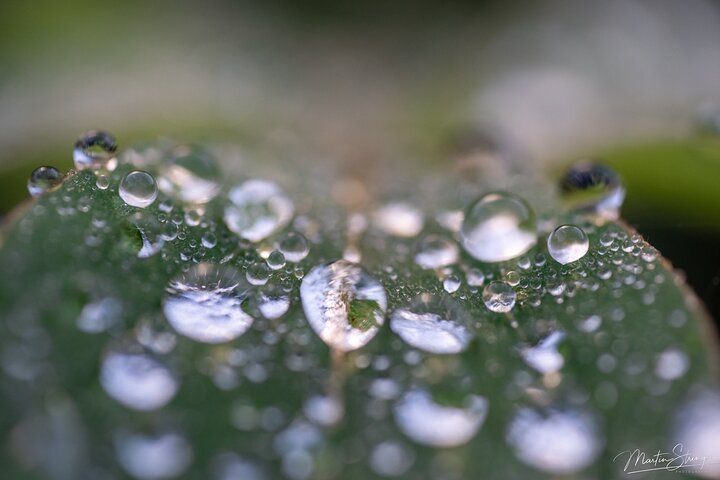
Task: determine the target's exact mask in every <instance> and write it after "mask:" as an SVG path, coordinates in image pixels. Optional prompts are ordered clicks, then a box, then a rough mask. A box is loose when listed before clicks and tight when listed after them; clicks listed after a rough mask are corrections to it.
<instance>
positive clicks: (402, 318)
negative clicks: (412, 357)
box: [390, 293, 473, 354]
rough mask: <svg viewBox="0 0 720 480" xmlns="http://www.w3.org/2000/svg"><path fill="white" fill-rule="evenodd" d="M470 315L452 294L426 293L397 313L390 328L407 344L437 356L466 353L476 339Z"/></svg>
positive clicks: (391, 321)
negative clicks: (470, 327) (464, 351)
mask: <svg viewBox="0 0 720 480" xmlns="http://www.w3.org/2000/svg"><path fill="white" fill-rule="evenodd" d="M468 322H469V316H468V314H467V313H466V312H465V310H463V308H462V306H460V304H459V303H458V302H457V301H455V300H454V299H453V298H452V297H450V296H449V295H444V294H443V295H439V296H438V295H432V294H430V293H423V294H421V295H419V296H418V297H417V298H415V300H413V301H412V302H411V303H410V305H408V306H407V307H405V308H399V309H397V310H395V312H393V315H392V317H391V319H390V329H391V330H392V331H393V332H395V333H396V334H397V335H398V336H399V337H400V338H402V339H403V340H404V341H405V342H406V343H407V344H409V345H411V346H413V347H415V348H419V349H421V350H425V351H426V352H430V353H436V354H452V353H459V352H462V351H463V350H465V349H466V348H467V347H468V345H469V344H470V341H471V340H472V337H473V335H472V332H471V331H470V330H469V329H468V327H467V324H468Z"/></svg>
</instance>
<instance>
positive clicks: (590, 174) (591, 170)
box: [560, 160, 625, 218]
mask: <svg viewBox="0 0 720 480" xmlns="http://www.w3.org/2000/svg"><path fill="white" fill-rule="evenodd" d="M560 189H561V191H562V196H563V201H564V202H565V203H566V204H567V205H568V206H569V207H570V208H574V209H581V210H589V211H592V212H594V213H596V214H598V215H601V216H603V217H606V218H618V216H619V212H620V207H621V206H622V203H623V200H624V199H625V188H623V185H622V183H621V181H620V177H618V176H617V174H616V173H615V172H614V171H613V170H612V169H611V168H610V167H607V166H605V165H601V164H598V163H594V162H591V161H587V160H584V161H580V162H578V163H576V164H575V165H573V166H572V167H570V169H568V171H567V172H566V173H565V176H563V178H562V180H561V183H560Z"/></svg>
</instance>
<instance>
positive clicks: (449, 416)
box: [394, 389, 488, 447]
mask: <svg viewBox="0 0 720 480" xmlns="http://www.w3.org/2000/svg"><path fill="white" fill-rule="evenodd" d="M464 403H465V406H464V407H462V408H456V407H446V406H443V405H439V404H437V403H435V402H434V401H433V399H432V397H431V396H430V394H429V393H428V392H426V391H424V390H419V389H416V390H411V391H409V392H408V393H406V394H405V395H403V397H402V398H401V399H400V400H399V401H398V403H397V404H396V405H395V410H394V413H395V423H397V426H398V427H399V428H400V430H401V431H402V432H403V433H404V434H405V435H407V436H408V437H409V438H411V439H412V440H414V441H416V442H418V443H421V444H423V445H429V446H431V447H455V446H458V445H463V444H465V443H467V442H469V441H470V439H472V437H474V436H475V434H476V433H477V432H478V430H479V429H480V427H481V426H482V424H483V422H484V421H485V417H486V416H487V412H488V401H487V400H486V399H485V398H484V397H481V396H479V395H468V396H467V397H466V398H465V402H464Z"/></svg>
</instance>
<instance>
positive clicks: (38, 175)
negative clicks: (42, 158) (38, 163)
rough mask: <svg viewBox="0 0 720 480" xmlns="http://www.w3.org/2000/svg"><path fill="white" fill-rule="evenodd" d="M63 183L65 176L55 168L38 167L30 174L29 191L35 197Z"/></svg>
mask: <svg viewBox="0 0 720 480" xmlns="http://www.w3.org/2000/svg"><path fill="white" fill-rule="evenodd" d="M62 181H63V174H62V173H60V170H58V169H57V168H55V167H38V168H36V169H35V170H33V172H32V173H31V174H30V178H29V179H28V182H27V189H28V192H30V195H32V196H33V197H39V196H40V195H42V194H43V193H45V192H47V191H50V190H52V189H53V188H55V187H57V186H59V185H60V184H61V183H62Z"/></svg>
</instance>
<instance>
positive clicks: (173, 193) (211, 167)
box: [158, 145, 221, 205]
mask: <svg viewBox="0 0 720 480" xmlns="http://www.w3.org/2000/svg"><path fill="white" fill-rule="evenodd" d="M220 179H221V172H220V169H219V168H218V166H217V162H216V161H215V158H214V157H213V156H212V155H211V154H210V153H209V152H207V151H206V150H203V149H201V148H198V147H189V146H185V145H181V146H179V147H176V148H175V149H174V150H173V151H172V153H171V155H170V157H169V158H167V159H165V160H164V161H163V162H162V163H161V165H160V174H159V175H158V186H159V188H160V190H161V191H162V192H163V193H165V194H166V195H169V196H170V197H172V198H174V199H176V200H178V201H180V202H185V203H191V204H195V205H197V204H204V203H207V202H209V201H210V200H212V199H213V198H215V196H217V194H218V193H219V192H220Z"/></svg>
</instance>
